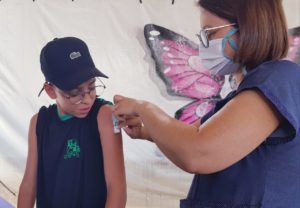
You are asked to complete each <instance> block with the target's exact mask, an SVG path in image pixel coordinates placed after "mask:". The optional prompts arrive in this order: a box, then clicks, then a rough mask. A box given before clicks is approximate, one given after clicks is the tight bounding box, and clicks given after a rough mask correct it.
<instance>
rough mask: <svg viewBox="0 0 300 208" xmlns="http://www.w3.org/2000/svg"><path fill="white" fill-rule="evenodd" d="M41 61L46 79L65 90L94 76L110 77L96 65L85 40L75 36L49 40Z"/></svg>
mask: <svg viewBox="0 0 300 208" xmlns="http://www.w3.org/2000/svg"><path fill="white" fill-rule="evenodd" d="M40 63H41V70H42V72H43V74H44V76H45V79H46V81H47V82H50V83H51V84H53V85H55V86H56V87H58V88H59V89H61V90H64V91H69V90H72V89H74V88H76V87H77V86H78V85H80V84H81V83H83V82H85V81H87V80H89V79H91V78H94V77H104V78H108V77H107V76H106V75H105V74H103V73H102V72H101V71H99V70H98V69H97V68H96V67H95V64H94V62H93V59H92V57H91V54H90V52H89V49H88V47H87V45H86V44H85V42H83V41H82V40H80V39H79V38H75V37H64V38H55V39H54V40H52V41H50V42H48V43H47V44H46V45H45V46H44V47H43V49H42V50H41V54H40Z"/></svg>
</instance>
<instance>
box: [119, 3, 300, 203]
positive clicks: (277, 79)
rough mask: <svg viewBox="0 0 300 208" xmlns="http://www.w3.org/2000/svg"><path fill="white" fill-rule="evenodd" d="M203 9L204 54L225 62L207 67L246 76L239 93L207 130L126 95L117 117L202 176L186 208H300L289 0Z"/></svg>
mask: <svg viewBox="0 0 300 208" xmlns="http://www.w3.org/2000/svg"><path fill="white" fill-rule="evenodd" d="M198 4H199V6H200V13H201V17H200V20H201V28H202V29H201V32H200V34H199V38H200V41H201V44H200V52H199V53H200V55H201V54H202V55H203V56H205V55H206V54H214V55H215V57H218V59H214V60H212V59H211V60H204V59H203V65H204V66H206V67H207V68H209V69H211V70H215V71H223V74H231V75H233V77H236V78H237V77H238V78H239V79H236V82H237V84H238V87H237V90H235V91H233V92H231V93H230V94H229V95H228V96H227V97H226V98H225V99H223V100H222V101H220V102H218V103H217V105H216V107H215V109H214V110H212V111H211V112H209V113H208V114H207V115H206V116H204V117H203V118H202V121H201V125H200V126H199V127H198V126H196V125H187V124H184V123H182V122H180V121H177V120H175V119H173V118H171V117H170V116H168V115H167V114H166V113H165V112H163V111H162V110H161V109H160V108H159V107H157V106H155V105H154V104H152V103H150V102H147V101H141V100H135V99H131V98H126V97H122V96H115V103H116V106H115V109H114V114H115V115H116V116H117V117H118V119H119V120H120V122H121V126H123V127H125V128H124V129H125V131H126V132H127V133H128V134H129V136H131V137H132V138H141V139H148V140H152V141H153V142H155V143H156V145H157V146H158V147H159V148H160V149H161V151H162V152H163V153H164V154H165V155H166V156H167V157H168V158H169V159H170V160H171V161H172V162H173V163H174V164H176V165H177V166H178V167H180V168H182V169H183V170H185V171H187V172H191V173H195V174H196V175H195V177H194V180H193V183H192V185H191V188H190V191H189V194H188V196H187V198H186V199H184V200H181V204H180V207H181V208H196V207H197V208H204V207H205V208H215V207H218V208H219V207H222V208H223V207H224V208H225V207H226V208H227V207H243V208H250V207H251V208H255V207H268V208H269V207H272V208H275V207H300V197H299V196H300V179H299V172H300V159H299V152H300V135H299V132H298V129H299V122H300V121H299V120H300V109H299V108H298V106H299V105H300V97H299V95H300V94H299V89H298V86H300V69H299V66H298V65H296V64H294V63H292V62H290V61H287V60H282V59H283V58H284V57H285V56H286V54H287V50H288V36H287V27H286V20H285V16H284V12H283V8H282V1H281V0H263V1H262V0H223V1H220V0H200V1H199V2H198ZM200 58H201V57H200ZM216 63H217V64H216ZM220 66H221V67H220ZM240 75H242V76H240ZM139 121H141V122H142V124H143V125H140V124H141V123H140V122H139Z"/></svg>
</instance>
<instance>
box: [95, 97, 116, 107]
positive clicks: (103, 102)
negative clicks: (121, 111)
mask: <svg viewBox="0 0 300 208" xmlns="http://www.w3.org/2000/svg"><path fill="white" fill-rule="evenodd" d="M95 104H97V105H100V106H102V105H113V103H112V102H111V101H108V100H105V99H103V98H97V99H96V101H95Z"/></svg>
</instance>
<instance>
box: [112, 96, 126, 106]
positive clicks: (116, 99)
mask: <svg viewBox="0 0 300 208" xmlns="http://www.w3.org/2000/svg"><path fill="white" fill-rule="evenodd" d="M123 98H124V96H122V95H115V96H114V104H117V103H118V102H119V101H120V100H122V99H123Z"/></svg>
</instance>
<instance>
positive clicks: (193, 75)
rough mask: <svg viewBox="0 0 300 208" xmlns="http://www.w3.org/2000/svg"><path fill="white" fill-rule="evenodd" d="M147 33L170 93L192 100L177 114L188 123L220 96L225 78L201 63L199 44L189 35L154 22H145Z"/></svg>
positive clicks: (152, 52) (157, 68)
mask: <svg viewBox="0 0 300 208" xmlns="http://www.w3.org/2000/svg"><path fill="white" fill-rule="evenodd" d="M144 35H145V39H146V43H147V45H148V47H149V49H150V51H151V55H152V58H153V59H154V61H155V65H156V72H157V74H158V75H159V77H160V78H161V79H162V80H163V81H164V83H165V84H166V87H167V92H168V93H169V94H170V95H176V96H182V97H187V98H190V99H192V100H193V101H192V102H191V103H189V104H187V105H186V106H184V107H182V108H181V109H179V110H178V111H177V112H176V113H175V117H176V118H178V119H179V120H181V121H184V122H186V123H193V122H195V121H196V120H198V119H199V118H201V117H202V116H203V115H205V114H206V113H207V112H208V111H210V110H211V109H212V108H213V107H214V104H215V102H216V101H217V100H218V99H220V95H219V93H220V91H221V88H222V86H223V84H224V77H221V76H218V75H213V74H211V73H210V71H209V70H207V69H205V67H203V66H202V65H201V62H200V61H199V56H198V45H197V44H195V43H194V42H192V41H190V40H189V39H187V38H186V37H184V36H182V35H179V34H177V33H175V32H173V31H170V30H168V29H166V28H164V27H161V26H158V25H154V24H148V25H145V27H144Z"/></svg>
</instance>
